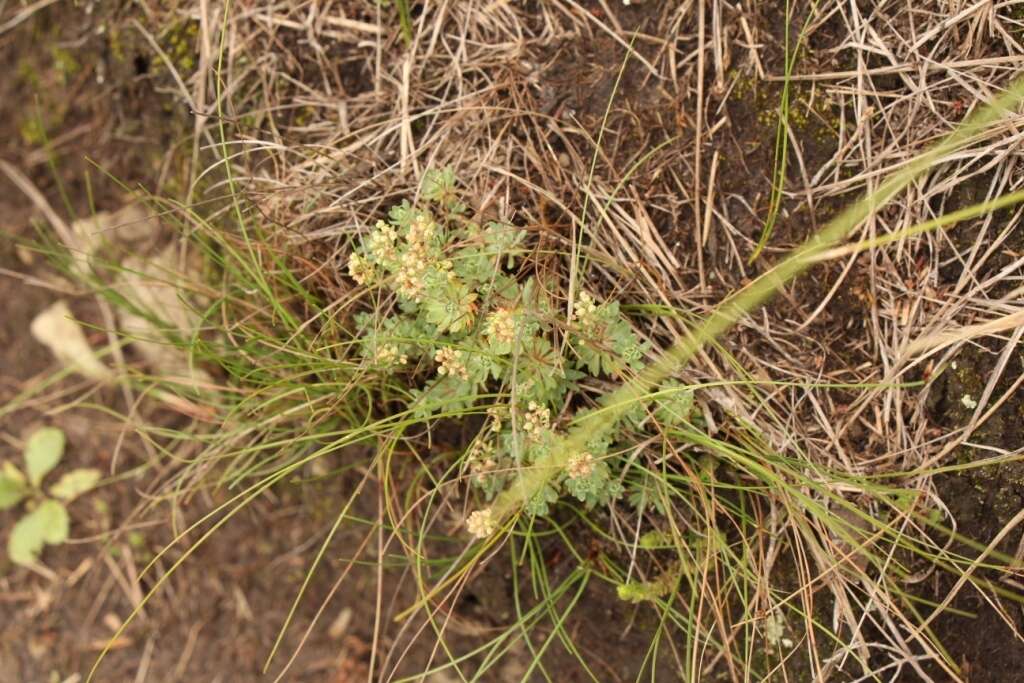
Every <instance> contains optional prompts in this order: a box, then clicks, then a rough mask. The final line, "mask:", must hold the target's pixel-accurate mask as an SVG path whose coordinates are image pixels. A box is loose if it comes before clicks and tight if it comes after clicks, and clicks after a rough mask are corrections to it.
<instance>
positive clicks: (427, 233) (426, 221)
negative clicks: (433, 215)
mask: <svg viewBox="0 0 1024 683" xmlns="http://www.w3.org/2000/svg"><path fill="white" fill-rule="evenodd" d="M436 233H437V225H436V224H435V223H434V221H432V220H430V216H427V215H424V214H420V215H418V216H416V218H414V219H412V222H411V223H410V224H409V233H408V235H406V241H407V242H409V249H410V250H413V251H419V252H424V251H426V249H427V247H428V246H429V244H430V240H432V239H434V235H435V234H436Z"/></svg>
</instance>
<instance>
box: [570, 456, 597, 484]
mask: <svg viewBox="0 0 1024 683" xmlns="http://www.w3.org/2000/svg"><path fill="white" fill-rule="evenodd" d="M565 471H566V472H568V473H569V478H570V479H586V478H587V477H589V476H590V475H591V474H593V472H594V456H592V455H591V454H590V453H587V452H586V451H584V452H583V453H573V454H572V455H571V456H570V457H569V462H567V463H566V464H565Z"/></svg>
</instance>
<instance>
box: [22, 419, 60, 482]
mask: <svg viewBox="0 0 1024 683" xmlns="http://www.w3.org/2000/svg"><path fill="white" fill-rule="evenodd" d="M62 457H64V432H62V431H61V430H59V429H57V428H56V427H43V428H42V429H40V430H38V431H36V432H35V433H33V434H32V436H30V437H28V443H27V444H25V465H26V471H27V472H28V480H29V482H30V483H31V484H32V485H33V486H39V483H40V482H42V481H43V477H45V476H46V474H47V472H49V471H50V470H52V469H53V468H54V467H56V466H57V463H59V462H60V459H61V458H62Z"/></svg>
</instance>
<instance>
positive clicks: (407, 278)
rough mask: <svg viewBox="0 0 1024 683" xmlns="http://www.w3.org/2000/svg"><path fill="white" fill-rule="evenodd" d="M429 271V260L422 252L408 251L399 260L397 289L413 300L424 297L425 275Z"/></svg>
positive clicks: (396, 277)
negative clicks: (426, 259)
mask: <svg viewBox="0 0 1024 683" xmlns="http://www.w3.org/2000/svg"><path fill="white" fill-rule="evenodd" d="M426 273H427V262H426V261H425V260H424V259H423V255H422V254H418V253H415V252H412V251H409V252H406V253H405V254H404V255H403V256H402V259H401V261H400V262H399V266H398V272H397V273H395V289H396V291H397V292H398V293H399V294H401V295H402V296H404V297H406V298H407V299H412V300H413V301H417V302H418V301H420V300H421V299H422V298H423V287H424V276H425V275H426Z"/></svg>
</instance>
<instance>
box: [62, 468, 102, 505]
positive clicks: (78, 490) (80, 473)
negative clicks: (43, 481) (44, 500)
mask: <svg viewBox="0 0 1024 683" xmlns="http://www.w3.org/2000/svg"><path fill="white" fill-rule="evenodd" d="M102 476H103V475H102V474H101V473H100V471H99V470H96V469H91V468H85V469H79V470H71V471H70V472H68V473H67V474H65V475H64V476H62V477H61V478H60V480H58V481H57V483H56V484H54V485H53V486H51V487H50V495H51V496H53V497H54V498H57V499H59V500H63V501H65V502H67V501H70V500H73V499H75V498H77V497H78V496H80V495H82V494H83V493H85V492H86V491H90V490H92V488H93V487H94V486H96V482H98V481H99V480H100V477H102Z"/></svg>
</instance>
